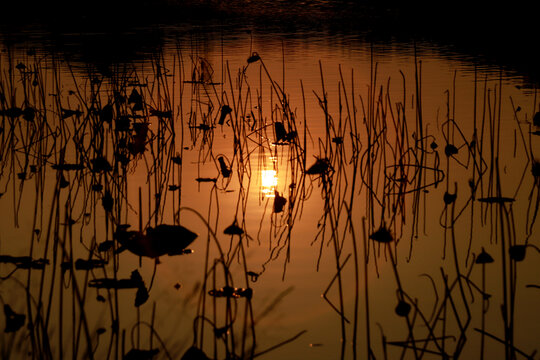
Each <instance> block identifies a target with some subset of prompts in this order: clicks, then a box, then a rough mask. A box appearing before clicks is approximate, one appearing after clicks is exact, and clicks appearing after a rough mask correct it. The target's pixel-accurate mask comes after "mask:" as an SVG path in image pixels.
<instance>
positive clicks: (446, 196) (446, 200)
mask: <svg viewBox="0 0 540 360" xmlns="http://www.w3.org/2000/svg"><path fill="white" fill-rule="evenodd" d="M456 198H457V195H456V194H449V193H448V192H445V193H444V196H443V200H444V203H445V204H446V205H450V204H451V203H453V202H454V201H456Z"/></svg>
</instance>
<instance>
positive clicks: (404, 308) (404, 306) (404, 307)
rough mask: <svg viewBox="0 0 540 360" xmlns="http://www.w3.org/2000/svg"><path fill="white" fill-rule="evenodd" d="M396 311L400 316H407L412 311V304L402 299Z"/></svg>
mask: <svg viewBox="0 0 540 360" xmlns="http://www.w3.org/2000/svg"><path fill="white" fill-rule="evenodd" d="M395 311H396V314H398V316H407V315H409V312H410V311H411V305H409V304H408V303H406V302H405V301H403V300H401V301H400V302H398V304H397V306H396V309H395Z"/></svg>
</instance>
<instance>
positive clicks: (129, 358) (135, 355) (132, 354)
mask: <svg viewBox="0 0 540 360" xmlns="http://www.w3.org/2000/svg"><path fill="white" fill-rule="evenodd" d="M158 353H159V350H158V349H151V350H141V349H131V350H129V351H128V352H127V354H125V355H124V357H123V358H122V360H143V359H144V360H150V359H153V358H154V356H156V355H157V354H158Z"/></svg>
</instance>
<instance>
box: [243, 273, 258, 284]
mask: <svg viewBox="0 0 540 360" xmlns="http://www.w3.org/2000/svg"><path fill="white" fill-rule="evenodd" d="M246 274H247V276H249V279H250V280H251V281H252V282H256V281H257V280H258V279H259V275H260V274H259V273H256V272H255V271H248V272H247V273H246Z"/></svg>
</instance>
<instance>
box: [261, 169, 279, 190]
mask: <svg viewBox="0 0 540 360" xmlns="http://www.w3.org/2000/svg"><path fill="white" fill-rule="evenodd" d="M277 183H278V178H277V172H276V170H262V171H261V187H262V193H263V195H264V196H265V197H274V196H275V195H274V191H275V190H276V186H277Z"/></svg>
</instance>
